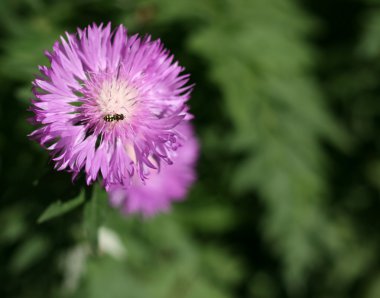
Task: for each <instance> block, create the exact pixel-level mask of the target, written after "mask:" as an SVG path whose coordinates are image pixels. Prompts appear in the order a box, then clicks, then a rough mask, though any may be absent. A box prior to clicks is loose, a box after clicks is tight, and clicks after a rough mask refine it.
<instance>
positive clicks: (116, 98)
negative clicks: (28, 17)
mask: <svg viewBox="0 0 380 298" xmlns="http://www.w3.org/2000/svg"><path fill="white" fill-rule="evenodd" d="M46 56H47V57H48V58H49V60H50V66H40V67H39V69H40V72H41V75H40V76H38V77H37V78H36V79H35V80H34V81H33V86H34V87H33V93H34V95H35V98H34V99H33V100H32V106H31V111H32V112H33V113H34V116H33V118H32V119H31V120H32V123H33V124H35V125H37V126H38V128H37V129H36V130H35V131H34V132H33V133H31V135H30V136H31V137H32V138H33V139H35V140H36V141H38V142H39V143H40V144H41V145H42V146H43V147H45V148H46V149H47V150H49V151H50V152H51V155H52V156H53V161H54V163H55V168H56V169H58V170H68V171H69V172H72V173H73V177H74V178H75V177H76V176H77V175H78V174H79V173H80V172H81V170H84V172H85V174H86V181H87V184H90V183H91V182H93V181H95V180H96V179H97V177H98V175H99V176H100V175H101V176H102V177H103V184H104V185H105V187H106V189H107V190H108V189H109V188H110V185H120V186H123V187H128V186H129V185H130V184H131V181H132V177H133V179H134V181H135V180H136V179H135V177H136V176H138V177H140V179H141V180H144V179H145V178H147V177H148V176H149V173H150V172H151V171H152V170H154V171H160V168H161V167H166V165H165V166H164V164H167V165H169V164H172V163H173V160H174V159H175V158H176V156H177V153H176V150H177V148H178V147H179V146H181V144H182V142H183V141H184V140H183V138H182V136H181V133H180V131H179V129H178V127H179V125H180V124H182V123H186V122H188V120H190V119H191V115H190V114H189V113H188V107H187V105H186V101H187V100H188V99H189V97H190V92H191V86H189V85H186V83H187V82H188V79H189V75H187V74H182V71H183V70H184V68H183V67H181V66H179V65H178V63H177V62H173V56H172V55H170V53H169V51H168V50H166V49H164V47H163V45H162V43H161V42H160V40H155V41H152V40H151V39H150V37H149V36H148V37H144V38H141V37H139V36H138V35H133V36H128V35H127V30H126V29H125V28H124V27H123V26H122V25H120V26H119V27H118V28H117V29H116V30H115V31H114V32H111V25H110V24H108V25H107V26H106V27H103V25H100V26H96V25H93V26H88V27H87V28H85V29H84V30H80V29H78V32H77V34H68V33H66V39H65V38H63V37H61V39H60V41H57V42H56V43H55V44H54V46H53V51H52V52H46ZM152 158H154V162H153V161H152ZM135 174H137V175H135Z"/></svg>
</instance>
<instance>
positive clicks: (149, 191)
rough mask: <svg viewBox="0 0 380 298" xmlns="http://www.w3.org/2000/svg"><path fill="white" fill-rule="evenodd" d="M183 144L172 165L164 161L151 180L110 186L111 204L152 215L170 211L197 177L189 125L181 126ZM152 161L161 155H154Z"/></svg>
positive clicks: (195, 149) (194, 145)
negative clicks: (126, 185)
mask: <svg viewBox="0 0 380 298" xmlns="http://www.w3.org/2000/svg"><path fill="white" fill-rule="evenodd" d="M179 132H180V133H181V137H182V138H183V140H184V142H183V144H184V145H183V146H181V147H179V148H178V150H177V151H176V156H175V157H173V164H172V165H167V164H163V165H162V166H161V168H160V170H159V171H151V173H150V177H149V179H146V180H145V181H142V180H141V179H133V181H132V183H131V185H130V187H128V188H126V187H123V186H120V185H112V186H110V190H109V194H110V199H111V204H112V205H113V206H115V207H119V208H120V209H121V210H122V211H123V213H125V214H130V213H141V214H143V215H144V216H151V215H154V214H156V213H157V212H162V211H168V210H169V209H170V205H171V203H172V202H173V201H178V200H182V199H183V198H184V197H185V195H186V193H187V190H188V188H189V186H190V185H191V184H192V183H193V181H194V179H195V170H194V165H195V162H196V159H197V157H198V143H197V141H196V139H195V138H194V134H193V131H192V128H191V126H190V125H189V124H184V125H181V126H180V127H179ZM151 160H152V163H155V162H156V161H157V160H158V158H157V157H156V156H154V155H153V156H152V157H151Z"/></svg>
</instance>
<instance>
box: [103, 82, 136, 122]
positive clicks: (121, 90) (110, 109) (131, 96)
mask: <svg viewBox="0 0 380 298" xmlns="http://www.w3.org/2000/svg"><path fill="white" fill-rule="evenodd" d="M136 98H137V90H136V89H135V88H133V87H131V86H129V85H128V84H127V82H126V81H123V80H118V79H111V80H105V81H104V82H103V83H102V86H101V88H100V92H99V95H98V97H97V103H98V105H99V108H100V111H101V112H102V113H103V116H104V117H106V118H105V119H107V117H110V119H116V118H117V119H116V120H124V119H126V120H128V119H130V118H131V116H132V115H133V111H134V110H135V108H136Z"/></svg>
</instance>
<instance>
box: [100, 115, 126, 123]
mask: <svg viewBox="0 0 380 298" xmlns="http://www.w3.org/2000/svg"><path fill="white" fill-rule="evenodd" d="M103 119H104V121H106V122H113V121H120V120H124V115H123V114H113V115H112V114H108V115H105V116H104V117H103Z"/></svg>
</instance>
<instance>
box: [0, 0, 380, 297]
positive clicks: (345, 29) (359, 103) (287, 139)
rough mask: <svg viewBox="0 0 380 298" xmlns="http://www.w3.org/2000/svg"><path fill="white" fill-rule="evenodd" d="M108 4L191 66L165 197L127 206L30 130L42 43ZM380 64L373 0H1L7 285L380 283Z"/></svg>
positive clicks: (214, 290) (171, 289) (260, 289)
mask: <svg viewBox="0 0 380 298" xmlns="http://www.w3.org/2000/svg"><path fill="white" fill-rule="evenodd" d="M108 21H112V23H113V24H114V25H117V24H119V23H123V24H125V25H126V26H127V27H128V28H129V31H130V32H139V33H143V34H144V33H149V34H152V36H153V37H154V38H161V39H162V40H163V42H164V43H165V45H166V46H167V47H168V48H170V49H171V51H172V52H173V53H174V54H175V56H176V58H177V59H178V60H179V61H180V63H181V64H182V65H184V66H185V67H186V69H187V70H188V71H189V72H190V73H191V74H192V81H193V82H195V83H196V87H195V90H194V93H193V97H192V100H191V108H192V112H193V113H194V115H195V116H196V118H195V125H196V129H197V133H198V136H199V138H200V141H201V145H202V150H201V157H200V160H199V164H198V182H197V183H196V184H195V186H194V187H193V189H192V191H191V193H190V194H189V197H188V200H187V201H185V202H184V203H181V204H176V205H175V206H174V208H173V210H172V212H171V213H170V214H162V215H159V216H157V217H155V218H149V219H142V218H139V217H135V216H131V217H129V218H124V217H122V216H121V215H120V214H119V213H118V211H117V210H112V209H111V208H110V207H109V206H108V204H107V197H106V194H105V193H104V191H102V190H101V189H99V188H98V187H97V186H96V185H95V186H94V187H91V188H86V189H84V187H83V185H84V183H83V181H82V180H79V181H77V182H75V183H72V182H71V177H70V175H69V174H67V173H58V172H54V171H53V170H52V164H51V162H49V157H48V154H47V153H46V152H44V150H42V149H41V148H39V147H38V145H36V144H34V143H32V142H30V141H29V140H28V138H27V134H28V133H29V132H30V131H31V130H32V127H31V126H30V125H29V124H27V121H26V119H27V118H28V117H29V116H30V114H28V112H27V111H26V110H27V108H28V105H29V100H30V97H31V91H30V88H31V80H32V79H33V75H34V74H36V73H37V66H38V65H41V64H45V63H47V59H46V58H45V57H44V56H43V52H44V51H45V50H47V49H50V48H51V47H52V44H53V42H54V41H55V40H56V39H57V38H58V37H59V35H61V34H63V33H64V32H65V31H70V32H73V31H75V29H76V27H84V26H86V25H88V24H89V23H92V22H97V23H100V22H105V23H106V22H108ZM379 78H380V1H376V0H334V1H329V0H321V1H311V0H309V1H302V2H301V1H295V0H234V1H232V0H206V1H205V0H192V1H169V0H160V1H159V0H139V1H131V0H115V1H103V0H65V1H63V0H62V1H58V0H56V1H53V0H51V1H48V0H1V2H0V84H1V88H0V127H1V129H0V151H1V156H0V174H1V180H0V189H1V196H0V223H1V229H0V262H1V269H0V297H7V298H8V297H12V298H13V297H28V298H29V297H31V298H33V297H71V298H76V297H78V298H79V297H81V298H82V297H83V298H85V297H89V298H98V297H99V298H101V297H115V298H117V297H128V298H148V297H149V298H156V297H157V298H161V297H162V298H164V297H165V298H177V297H186V298H192V297H194V298H203V297H207V298H227V297H253V298H280V297H281V298H282V297H308V298H313V297H316V298H319V297H334V298H339V297H342V298H343V297H360V298H362V297H364V298H378V297H380V266H379V261H380V260H379V254H378V251H380V236H379V232H378V231H379V229H380V219H379V216H378V210H379V209H380V201H379V198H380V196H379V192H380V141H379V140H380V139H379V138H378V135H379V134H380V100H379V97H380V83H379V82H380V79H379ZM57 201H60V202H61V203H57ZM83 201H85V205H84V206H83V205H80V204H81V203H83ZM49 206H50V207H49ZM48 207H49V209H47V208H48ZM44 210H45V213H44V215H43V217H41V218H40V221H44V220H47V221H46V222H43V223H41V224H38V223H37V220H38V218H39V217H40V216H41V214H42V213H43V212H44ZM66 211H69V212H66ZM57 215H60V216H57ZM100 231H102V232H100Z"/></svg>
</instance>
